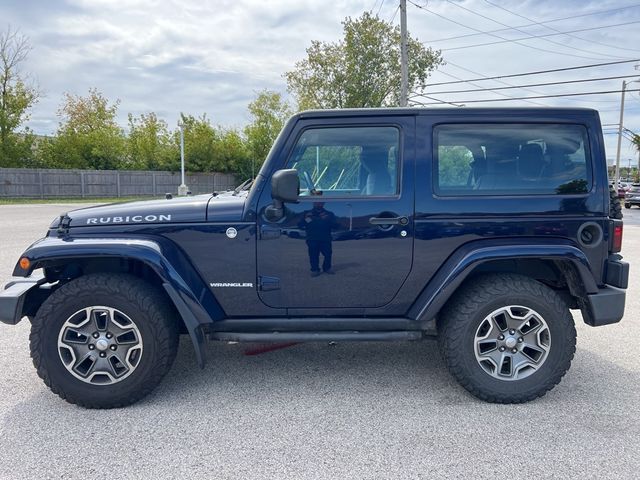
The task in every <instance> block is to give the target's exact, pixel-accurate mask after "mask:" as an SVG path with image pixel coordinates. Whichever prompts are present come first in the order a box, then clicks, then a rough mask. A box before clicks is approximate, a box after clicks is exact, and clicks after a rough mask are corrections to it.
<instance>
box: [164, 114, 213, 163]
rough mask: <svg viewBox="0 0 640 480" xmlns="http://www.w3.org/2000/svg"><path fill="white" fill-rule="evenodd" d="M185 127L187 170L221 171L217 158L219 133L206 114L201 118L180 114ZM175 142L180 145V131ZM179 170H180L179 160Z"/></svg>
mask: <svg viewBox="0 0 640 480" xmlns="http://www.w3.org/2000/svg"><path fill="white" fill-rule="evenodd" d="M180 119H181V120H180V121H181V122H182V124H183V125H184V161H185V168H186V169H187V170H189V171H192V172H213V171H221V170H219V168H220V165H219V164H218V159H217V158H216V157H217V153H218V151H217V146H218V145H217V144H218V132H217V131H216V129H215V128H214V126H213V125H211V121H210V120H209V119H208V118H207V115H206V114H203V115H202V116H200V117H194V116H193V115H185V114H180ZM174 141H175V142H176V144H178V145H179V144H180V131H179V130H176V131H175V133H174ZM177 168H178V169H179V168H180V162H179V160H178V163H177Z"/></svg>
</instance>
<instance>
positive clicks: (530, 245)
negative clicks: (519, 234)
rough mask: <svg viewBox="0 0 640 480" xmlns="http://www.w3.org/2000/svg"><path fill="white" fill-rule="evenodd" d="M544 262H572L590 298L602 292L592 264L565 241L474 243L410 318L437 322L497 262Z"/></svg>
mask: <svg viewBox="0 0 640 480" xmlns="http://www.w3.org/2000/svg"><path fill="white" fill-rule="evenodd" d="M515 259H544V260H559V261H564V262H567V261H568V262H570V263H571V265H572V266H573V268H574V269H575V272H576V273H577V274H578V276H579V278H580V280H581V282H582V285H583V287H584V290H585V293H586V294H593V293H597V292H598V286H597V285H596V282H595V280H594V278H593V274H592V272H591V267H590V265H589V260H588V259H587V257H586V255H585V254H584V253H583V252H582V251H581V250H580V249H579V248H577V247H576V246H574V245H573V244H571V243H570V242H568V241H565V240H560V239H558V240H551V239H550V240H549V241H544V240H541V239H535V240H531V241H527V240H526V239H522V240H519V241H517V242H513V241H510V242H496V241H495V240H489V241H484V240H480V241H477V242H470V243H467V244H465V245H463V246H462V247H460V248H459V249H458V250H456V251H455V252H454V253H453V254H452V255H451V256H450V257H449V258H448V259H447V261H446V262H445V263H444V264H443V265H442V266H441V267H440V269H439V270H438V271H437V272H436V274H435V275H434V276H433V277H432V279H431V280H430V281H429V283H428V284H427V286H426V287H425V288H424V290H423V291H422V292H421V293H420V295H419V296H418V298H417V299H416V301H415V302H414V304H413V305H412V306H411V308H410V309H409V313H408V317H409V318H411V319H414V320H416V321H419V322H428V321H429V320H432V319H433V318H435V316H436V315H437V313H438V312H439V311H440V309H441V308H442V307H443V306H444V305H445V303H446V302H447V301H448V300H449V298H451V296H452V295H453V294H454V292H455V290H456V289H457V288H458V287H459V286H460V285H461V284H462V282H463V281H464V280H465V279H466V278H467V277H468V276H469V274H470V273H471V272H472V271H473V270H474V269H475V268H476V267H477V266H478V265H481V264H483V263H486V262H490V261H493V260H515Z"/></svg>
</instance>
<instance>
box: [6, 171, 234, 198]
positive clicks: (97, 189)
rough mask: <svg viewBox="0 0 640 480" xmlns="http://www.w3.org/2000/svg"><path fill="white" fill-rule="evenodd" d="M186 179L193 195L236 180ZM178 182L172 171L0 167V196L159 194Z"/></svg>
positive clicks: (209, 175)
mask: <svg viewBox="0 0 640 480" xmlns="http://www.w3.org/2000/svg"><path fill="white" fill-rule="evenodd" d="M185 182H186V184H187V186H188V187H189V190H190V191H191V192H192V193H193V194H194V195H197V194H200V193H211V192H214V191H215V192H219V191H224V190H229V189H230V188H233V187H234V186H235V184H236V180H235V178H234V176H233V175H231V174H228V173H193V174H188V175H186V176H185ZM179 185H180V174H179V173H174V172H163V171H160V172H152V171H132V170H55V169H31V168H0V198H56V197H80V198H84V197H138V196H159V195H164V194H165V193H173V194H176V193H177V192H178V186H179Z"/></svg>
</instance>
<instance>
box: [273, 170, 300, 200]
mask: <svg viewBox="0 0 640 480" xmlns="http://www.w3.org/2000/svg"><path fill="white" fill-rule="evenodd" d="M299 195H300V177H298V171H297V170H295V169H293V168H290V169H287V170H278V171H277V172H275V173H274V174H273V176H272V177H271V198H273V199H274V200H280V201H281V202H283V203H285V202H288V203H298V196H299Z"/></svg>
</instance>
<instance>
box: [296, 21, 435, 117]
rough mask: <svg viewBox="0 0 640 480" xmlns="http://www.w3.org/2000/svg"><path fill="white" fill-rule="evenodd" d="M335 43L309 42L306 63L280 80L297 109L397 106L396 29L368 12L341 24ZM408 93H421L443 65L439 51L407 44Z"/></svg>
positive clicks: (418, 43) (399, 78)
mask: <svg viewBox="0 0 640 480" xmlns="http://www.w3.org/2000/svg"><path fill="white" fill-rule="evenodd" d="M342 25H343V27H344V37H343V38H342V39H341V40H340V41H338V42H329V43H328V42H319V41H316V40H314V41H312V42H311V46H310V47H309V48H308V49H307V58H306V59H304V60H302V61H300V62H297V63H296V64H295V68H294V69H293V70H292V71H290V72H287V73H286V74H285V78H286V80H287V85H288V88H289V91H290V92H291V93H292V94H293V95H294V96H295V97H296V99H297V101H298V105H299V107H300V108H301V109H308V108H360V107H386V106H398V105H399V102H400V83H401V75H400V27H398V26H397V25H396V26H394V25H393V24H392V23H389V22H386V21H384V20H382V19H380V18H379V17H378V16H374V15H372V14H371V13H369V12H365V13H364V14H362V16H360V17H358V18H356V19H352V18H351V17H348V18H346V19H345V21H344V22H343V23H342ZM408 56H409V64H408V73H409V75H408V77H409V90H410V91H414V92H420V91H422V90H423V89H424V88H425V86H426V82H427V78H428V77H429V75H430V73H431V72H432V71H434V70H435V69H436V68H437V67H438V66H439V65H441V64H442V63H443V60H442V57H441V55H440V52H439V51H434V50H432V49H431V48H427V47H425V46H424V45H423V44H422V43H420V42H419V41H418V40H416V39H414V38H411V37H409V39H408Z"/></svg>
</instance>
